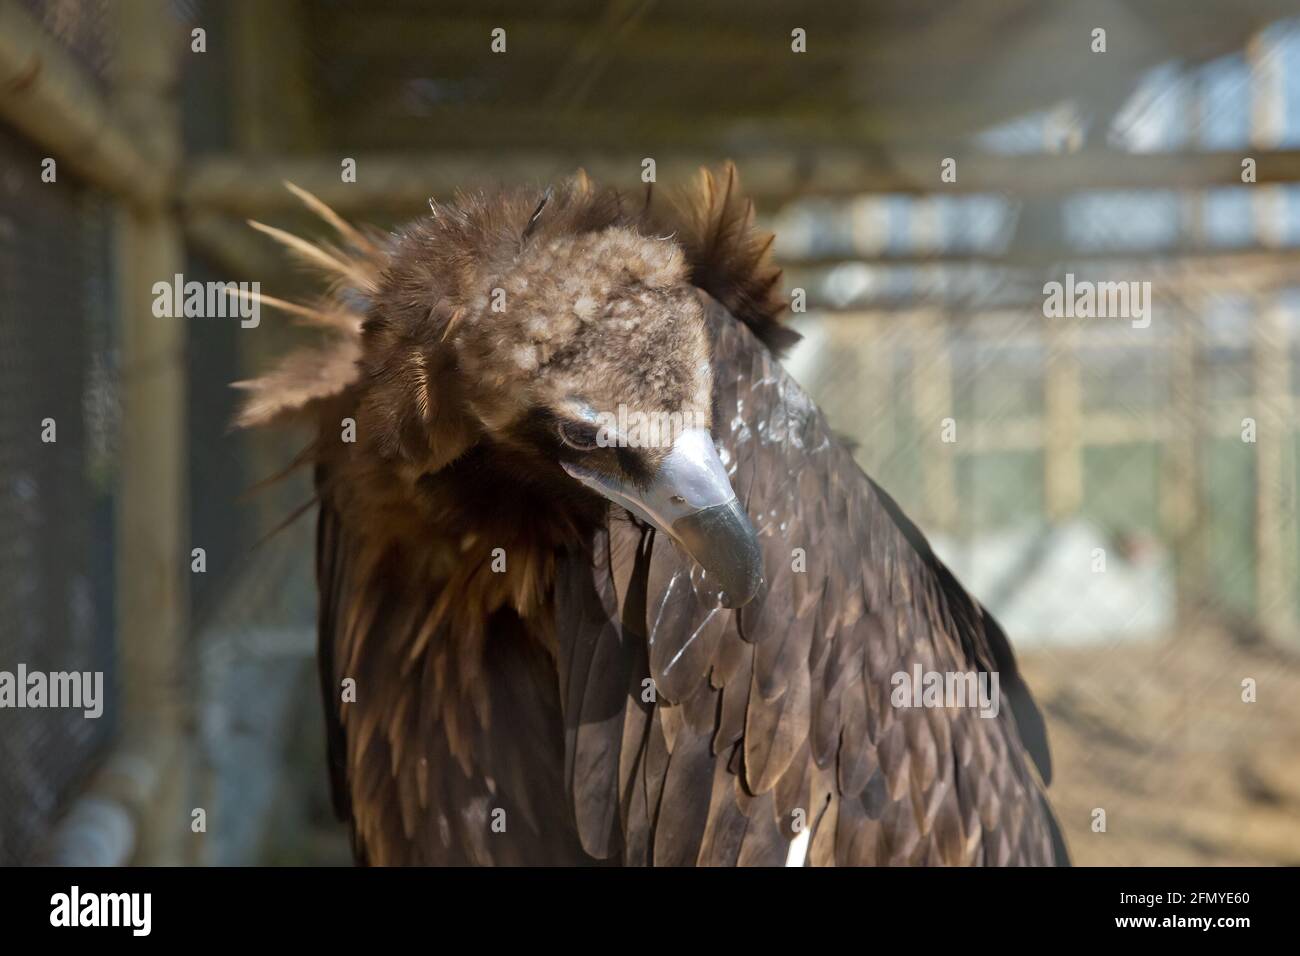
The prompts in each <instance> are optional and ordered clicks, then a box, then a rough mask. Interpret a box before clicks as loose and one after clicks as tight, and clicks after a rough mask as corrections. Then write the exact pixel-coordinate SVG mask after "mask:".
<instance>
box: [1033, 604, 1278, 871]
mask: <svg viewBox="0 0 1300 956" xmlns="http://www.w3.org/2000/svg"><path fill="white" fill-rule="evenodd" d="M1292 648H1294V649H1286V648H1280V647H1278V646H1276V645H1270V644H1268V643H1266V642H1264V641H1261V640H1259V639H1258V638H1252V637H1247V636H1244V635H1242V636H1233V634H1232V633H1230V632H1229V631H1227V630H1223V631H1219V632H1216V633H1197V634H1192V635H1180V636H1176V637H1170V638H1167V639H1164V640H1160V641H1154V642H1142V643H1134V642H1125V643H1120V642H1115V643H1107V644H1100V645H1096V646H1093V647H1087V648H1070V649H1043V650H1039V649H1035V650H1033V651H1030V650H1028V649H1026V650H1023V651H1021V652H1020V654H1019V657H1020V660H1021V666H1022V669H1023V671H1024V673H1025V675H1026V678H1027V680H1028V681H1029V686H1030V687H1031V688H1032V690H1033V692H1034V694H1035V696H1036V697H1037V698H1038V701H1039V703H1040V705H1041V706H1042V707H1043V710H1044V712H1045V714H1046V717H1047V722H1048V727H1049V733H1050V735H1051V737H1050V739H1051V744H1052V754H1053V760H1054V768H1055V770H1054V779H1053V781H1052V785H1051V788H1050V791H1049V793H1050V795H1051V798H1052V802H1053V805H1054V806H1055V807H1056V810H1057V813H1058V815H1059V817H1060V819H1061V824H1062V827H1063V829H1064V831H1065V837H1066V840H1067V842H1068V843H1069V845H1070V851H1071V853H1072V855H1073V858H1074V862H1075V864H1076V865H1083V866H1118V865H1125V866H1156V865H1174V866H1183V865H1198V866H1204V865H1251V864H1255V865H1258V864H1271V865H1279V864H1283V865H1291V866H1295V865H1300V644H1296V645H1292ZM1246 678H1253V679H1254V681H1255V684H1256V688H1257V699H1256V702H1254V703H1245V702H1243V700H1242V693H1243V686H1242V682H1243V681H1244V680H1245V679H1246ZM1096 808H1101V809H1104V810H1105V811H1106V819H1105V832H1104V833H1099V832H1093V816H1094V810H1095V809H1096Z"/></svg>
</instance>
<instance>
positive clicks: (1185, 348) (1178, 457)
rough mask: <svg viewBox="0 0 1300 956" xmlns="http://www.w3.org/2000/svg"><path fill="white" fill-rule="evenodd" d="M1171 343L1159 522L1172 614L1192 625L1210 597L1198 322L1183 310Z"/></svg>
mask: <svg viewBox="0 0 1300 956" xmlns="http://www.w3.org/2000/svg"><path fill="white" fill-rule="evenodd" d="M1175 321H1176V323H1177V325H1176V333H1175V336H1174V338H1173V341H1172V343H1171V345H1170V356H1169V359H1170V360H1169V404H1168V405H1167V406H1166V407H1165V416H1166V419H1167V421H1166V426H1165V427H1166V429H1167V431H1166V435H1167V437H1166V439H1165V441H1164V443H1163V444H1162V445H1161V449H1160V451H1161V494H1160V502H1161V515H1160V517H1161V523H1162V524H1163V526H1164V529H1165V535H1166V537H1167V539H1168V541H1169V543H1170V546H1171V547H1172V549H1173V554H1174V589H1175V606H1176V610H1175V613H1176V614H1177V618H1178V623H1179V626H1180V627H1184V626H1187V625H1190V624H1192V623H1193V622H1195V620H1196V619H1197V617H1198V616H1199V614H1200V612H1201V610H1202V608H1203V607H1204V606H1205V605H1206V604H1207V603H1208V602H1209V600H1210V598H1212V597H1213V596H1212V595H1207V594H1206V574H1205V560H1206V551H1205V514H1204V508H1203V507H1202V466H1201V449H1202V437H1203V432H1204V426H1205V420H1204V419H1205V415H1206V409H1205V407H1204V402H1203V401H1202V394H1201V388H1200V380H1201V367H1200V358H1201V320H1200V316H1199V315H1198V314H1195V313H1192V312H1183V313H1181V314H1178V315H1177V316H1176V318H1175Z"/></svg>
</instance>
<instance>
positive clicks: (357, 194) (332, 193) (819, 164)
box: [181, 149, 1300, 215]
mask: <svg viewBox="0 0 1300 956" xmlns="http://www.w3.org/2000/svg"><path fill="white" fill-rule="evenodd" d="M727 155H729V151H727V150H719V151H716V152H707V151H693V152H689V153H681V152H672V153H665V154H661V155H658V156H656V157H652V158H655V159H656V162H657V166H658V180H659V182H660V183H662V184H665V185H668V184H679V183H684V182H686V181H688V179H689V178H690V177H691V176H693V175H694V173H695V171H696V170H697V169H698V168H699V167H700V166H701V165H706V164H713V165H716V164H717V163H718V162H719V161H720V160H721V159H723V158H725V157H726V156H727ZM1243 155H1244V154H1243V153H1239V152H1213V153H1209V152H1207V153H1142V154H1134V153H1120V152H1116V151H1113V150H1097V151H1085V152H1082V153H1076V154H1073V155H1066V156H1053V155H1031V156H994V155H989V154H972V155H969V156H966V157H958V158H957V161H958V179H957V182H956V183H941V182H940V181H939V164H940V162H941V160H942V159H943V157H942V156H940V155H938V154H937V153H935V154H932V155H912V156H910V157H903V156H898V157H893V158H891V157H888V156H881V155H879V154H870V153H852V152H846V151H842V150H841V151H823V152H818V153H816V154H807V155H803V154H800V153H798V152H762V153H750V154H745V153H741V154H739V155H737V156H736V157H735V158H736V159H737V164H738V168H739V170H740V174H741V180H742V182H743V183H744V187H745V190H746V192H747V193H748V194H750V195H751V196H754V197H755V198H756V199H757V200H760V201H764V202H767V203H775V202H779V201H786V200H789V199H791V198H794V197H796V196H803V195H825V196H848V195H862V194H867V193H882V192H885V193H910V194H917V195H920V194H927V193H944V192H948V193H1006V194H1010V195H1032V194H1039V195H1041V194H1069V193H1077V192H1081V191H1086V190H1097V189H1103V190H1104V189H1133V190H1137V189H1197V188H1205V187H1210V186H1228V185H1238V184H1240V182H1241V179H1240V173H1241V159H1242V156H1243ZM1250 155H1251V156H1253V157H1254V158H1255V159H1256V161H1257V163H1258V176H1259V182H1260V183H1287V182H1300V149H1278V150H1252V151H1250ZM354 158H355V159H356V160H357V182H355V183H344V182H342V180H341V176H340V166H339V163H340V161H341V159H342V156H341V155H340V156H338V157H328V158H326V157H313V158H309V159H298V158H293V157H288V156H281V157H268V158H266V159H263V160H257V159H251V158H248V157H244V156H239V155H233V156H231V155H227V156H212V157H208V158H206V159H201V160H198V161H196V162H195V163H194V164H193V166H192V168H191V171H190V174H189V176H188V177H187V179H186V181H185V183H184V184H183V187H182V190H181V195H182V200H183V202H184V203H185V204H186V205H187V206H190V207H192V208H203V209H208V210H221V211H225V212H231V213H236V214H239V215H268V214H270V213H272V212H274V211H275V210H277V209H285V208H288V207H292V206H294V205H295V204H296V200H294V199H293V197H292V196H291V195H290V194H289V193H288V191H287V190H285V189H284V186H283V181H284V180H289V181H291V182H295V183H297V184H298V185H300V186H302V187H304V188H306V189H309V190H310V191H312V192H314V193H316V194H317V195H318V196H320V197H321V198H322V199H323V200H325V201H326V202H327V203H329V204H330V205H331V206H333V207H335V208H336V209H338V210H340V211H342V212H347V213H356V212H363V213H364V212H367V211H370V210H402V209H405V210H408V211H409V212H411V213H415V212H416V211H418V210H419V209H420V208H421V207H423V206H424V204H425V201H426V200H427V199H428V198H429V197H431V196H433V197H440V198H441V197H447V196H450V195H452V194H453V193H454V192H456V191H457V190H458V189H474V188H495V187H497V186H500V185H502V184H508V185H513V184H519V183H542V182H548V181H552V180H554V179H555V178H557V177H560V176H565V175H569V174H570V173H572V172H573V170H574V169H576V168H577V167H579V166H582V167H584V168H586V170H587V171H588V173H590V174H591V175H592V176H593V177H594V178H596V179H597V180H599V181H605V182H609V183H611V184H613V185H618V186H624V187H632V188H640V173H641V161H642V159H643V158H644V157H643V156H642V155H638V154H635V153H627V152H623V153H604V152H584V151H579V150H567V151H564V150H554V151H546V150H531V151H529V150H519V151H511V152H506V153H501V152H473V151H462V150H440V151H435V152H430V153H425V154H413V155H392V154H387V155H385V154H372V155H365V154H361V155H358V156H355V157H354Z"/></svg>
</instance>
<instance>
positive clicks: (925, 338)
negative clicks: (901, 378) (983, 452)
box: [912, 312, 975, 532]
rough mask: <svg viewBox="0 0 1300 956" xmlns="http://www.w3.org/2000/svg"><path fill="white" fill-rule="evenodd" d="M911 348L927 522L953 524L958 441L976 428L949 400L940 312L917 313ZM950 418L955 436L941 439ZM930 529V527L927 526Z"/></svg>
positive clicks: (946, 527) (948, 360)
mask: <svg viewBox="0 0 1300 956" xmlns="http://www.w3.org/2000/svg"><path fill="white" fill-rule="evenodd" d="M914 342H915V345H914V347H913V349H912V354H913V362H912V401H913V404H914V407H915V416H916V422H917V427H919V428H920V436H919V438H920V459H921V487H922V493H923V495H924V502H925V505H924V508H925V515H926V519H927V523H928V524H929V525H930V528H932V529H933V530H936V531H947V532H952V531H954V530H955V529H956V526H957V511H958V507H957V504H958V503H957V474H956V466H957V449H956V444H957V442H961V441H963V440H969V439H970V437H971V436H972V435H973V434H974V425H975V422H974V419H973V418H972V417H970V416H966V417H961V416H958V415H957V413H956V412H955V410H954V409H953V402H952V356H951V355H950V354H949V350H948V325H947V323H946V322H945V321H944V316H943V315H940V314H938V313H934V312H926V313H923V314H921V315H920V316H918V328H917V334H916V337H915V339H914ZM948 418H951V419H953V422H952V426H953V427H954V428H955V430H956V441H955V442H952V443H948V442H945V441H944V419H948ZM927 530H929V529H927Z"/></svg>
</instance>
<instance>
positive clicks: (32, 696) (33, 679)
mask: <svg viewBox="0 0 1300 956" xmlns="http://www.w3.org/2000/svg"><path fill="white" fill-rule="evenodd" d="M0 707H13V708H19V709H21V708H27V707H32V708H38V707H48V708H56V709H62V708H71V709H74V710H80V711H81V712H82V714H83V715H84V716H86V717H88V718H90V719H91V720H94V719H96V718H97V717H99V716H100V715H102V714H103V713H104V672H103V671H49V672H46V671H29V670H28V669H27V665H26V664H19V665H18V668H17V670H16V671H0Z"/></svg>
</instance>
